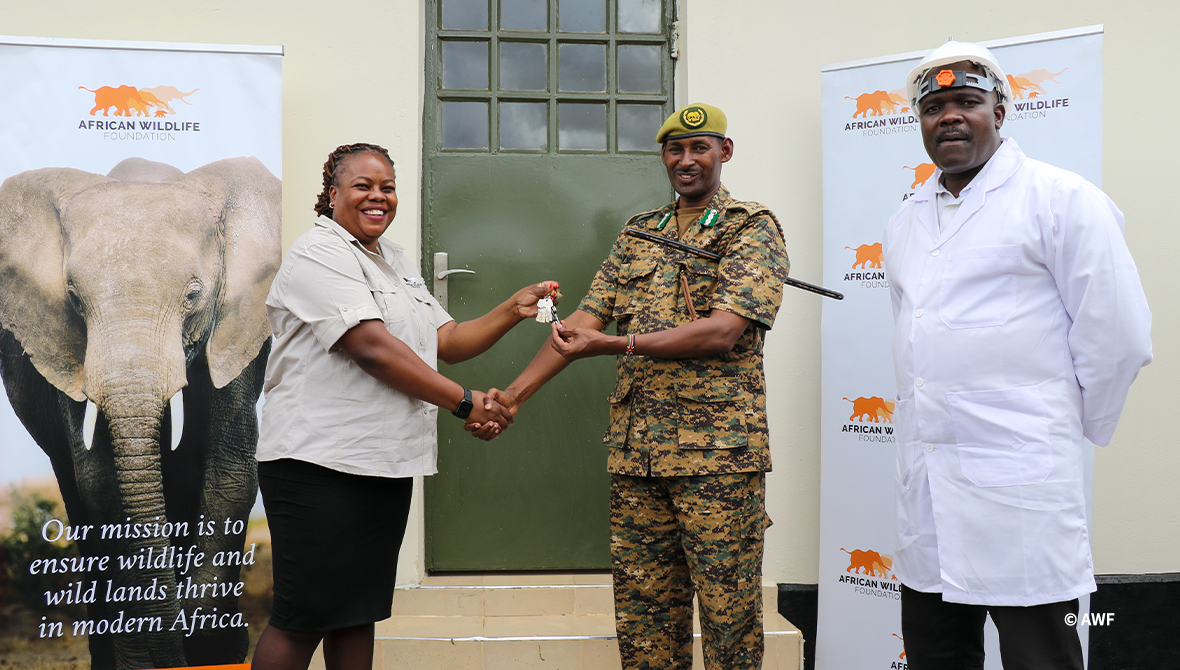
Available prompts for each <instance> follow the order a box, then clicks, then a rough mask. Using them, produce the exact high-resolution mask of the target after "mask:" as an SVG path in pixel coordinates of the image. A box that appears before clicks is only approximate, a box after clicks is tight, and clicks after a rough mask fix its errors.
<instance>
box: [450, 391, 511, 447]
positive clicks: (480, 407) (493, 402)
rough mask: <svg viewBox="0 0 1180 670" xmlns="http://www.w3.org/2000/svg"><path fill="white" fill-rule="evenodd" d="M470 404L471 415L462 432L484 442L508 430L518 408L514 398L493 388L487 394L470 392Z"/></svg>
mask: <svg viewBox="0 0 1180 670" xmlns="http://www.w3.org/2000/svg"><path fill="white" fill-rule="evenodd" d="M471 403H472V407H471V414H470V415H469V416H468V417H467V420H466V423H464V424H463V430H466V431H467V432H469V433H471V435H472V437H477V438H479V439H481V440H485V441H487V440H494V439H496V438H497V437H499V436H500V433H502V432H503V431H505V430H508V426H511V425H512V422H513V421H514V419H515V416H516V411H517V410H518V409H519V408H520V405H518V404H517V402H516V398H514V397H513V396H512V395H511V394H509V393H508V392H507V391H501V390H500V389H495V388H493V389H489V390H488V392H487V393H480V392H479V391H472V393H471Z"/></svg>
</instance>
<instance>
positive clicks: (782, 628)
mask: <svg viewBox="0 0 1180 670" xmlns="http://www.w3.org/2000/svg"><path fill="white" fill-rule="evenodd" d="M763 599H764V602H765V603H766V606H767V607H766V610H765V611H764V628H765V631H766V655H765V658H764V662H763V666H762V667H763V670H799V668H801V667H802V666H801V659H802V654H803V636H802V635H801V634H800V633H799V630H798V629H797V628H795V627H794V626H792V625H791V624H790V623H789V622H788V621H787V620H786V619H784V618H783V617H782V616H781V615H779V614H778V612H776V611H775V610H774V605H775V603H777V589H776V588H775V587H773V586H768V587H766V588H765V589H764V591H763ZM693 623H694V626H693V628H694V640H693V657H694V659H693V660H694V663H693V668H694V670H696V669H701V670H703V668H704V665H703V663H702V660H701V659H702V656H701V649H700V625H699V622H697V621H696V620H695V617H694V622H693ZM376 638H377V640H376V650H375V654H374V664H373V665H374V668H376V669H377V670H398V669H401V668H413V669H414V670H508V669H513V670H516V669H528V670H608V669H610V670H617V668H619V666H620V663H619V647H618V641H617V640H616V638H615V627H614V601H613V598H612V595H611V585H610V575H609V574H576V575H562V574H535V575H475V576H457V577H453V576H446V577H427V578H426V579H425V580H424V581H423V583H422V584H421V585H418V586H412V587H406V588H399V589H398V590H397V591H396V593H395V594H394V599H393V612H392V616H391V617H390V618H389V619H387V620H385V621H382V622H378V624H377V630H376ZM322 664H323V661H322V657H321V656H320V653H319V652H317V654H316V661H315V662H313V665H312V667H313V668H322V667H323V665H322Z"/></svg>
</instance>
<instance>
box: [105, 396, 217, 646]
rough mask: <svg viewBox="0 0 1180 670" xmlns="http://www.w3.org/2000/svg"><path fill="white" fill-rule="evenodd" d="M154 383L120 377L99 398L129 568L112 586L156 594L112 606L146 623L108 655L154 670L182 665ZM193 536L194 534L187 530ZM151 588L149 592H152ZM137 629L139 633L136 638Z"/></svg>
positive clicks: (160, 405)
mask: <svg viewBox="0 0 1180 670" xmlns="http://www.w3.org/2000/svg"><path fill="white" fill-rule="evenodd" d="M153 387H156V388H158V385H155V384H151V383H150V382H147V381H146V380H136V379H134V378H131V379H128V378H127V377H126V376H124V377H122V378H121V379H119V380H118V382H116V383H112V384H108V385H106V390H107V391H108V392H109V394H107V395H105V396H103V397H101V398H100V399H99V409H100V410H101V411H102V413H103V415H104V416H105V417H106V418H107V424H108V426H109V429H110V438H111V449H112V453H113V459H114V466H115V467H114V469H115V475H116V482H117V486H118V498H119V501H120V503H121V506H122V509H123V516H124V517H125V519H124V520H123V522H122V523H121V524H114V525H115V526H116V527H117V529H118V530H117V532H115V533H113V534H114V535H115V536H116V537H118V538H119V542H118V546H119V547H120V554H121V555H122V556H124V557H125V559H124V560H130V561H132V562H131V565H130V567H129V569H122V570H119V571H118V572H117V575H118V576H117V577H116V580H115V581H116V586H117V587H125V588H127V589H128V593H131V592H134V591H135V590H136V589H135V587H139V588H140V589H141V590H142V591H141V593H148V594H151V595H156V596H158V597H155V598H146V597H143V598H141V599H138V600H133V599H129V600H127V601H125V602H119V603H117V604H116V605H117V606H118V608H120V609H121V608H122V606H123V605H125V606H126V608H125V610H124V611H126V613H127V614H126V616H127V617H128V618H130V617H136V618H142V619H146V621H144V622H142V623H140V624H139V625H138V626H137V634H136V635H134V636H118V637H117V638H116V639H115V652H116V657H117V665H118V667H132V668H161V667H172V666H179V665H185V659H184V651H183V645H182V639H181V637H180V636H179V635H178V634H177V633H176V632H175V630H172V629H174V628H175V626H176V623H177V619H178V616H179V615H180V606H179V604H178V601H177V599H176V596H175V592H176V575H175V572H174V571H173V569H172V568H171V567H169V565H168V560H167V557H168V554H169V548H170V547H171V544H172V543H171V539H170V537H169V536H168V529H169V528H171V526H170V525H167V521H168V518H167V511H166V509H165V504H164V482H163V471H162V468H161V456H160V431H161V427H162V419H163V413H164V409H165V407H166V405H165V400H164V398H163V397H162V393H161V392H160V391H158V390H154V388H153ZM189 532H190V533H195V532H196V531H195V529H189ZM152 587H155V588H152ZM139 631H142V633H140V632H139Z"/></svg>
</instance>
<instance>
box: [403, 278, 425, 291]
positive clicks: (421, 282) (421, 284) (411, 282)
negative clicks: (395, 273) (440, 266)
mask: <svg viewBox="0 0 1180 670" xmlns="http://www.w3.org/2000/svg"><path fill="white" fill-rule="evenodd" d="M402 281H404V282H405V283H406V286H409V287H410V288H426V280H425V279H423V278H421V277H402Z"/></svg>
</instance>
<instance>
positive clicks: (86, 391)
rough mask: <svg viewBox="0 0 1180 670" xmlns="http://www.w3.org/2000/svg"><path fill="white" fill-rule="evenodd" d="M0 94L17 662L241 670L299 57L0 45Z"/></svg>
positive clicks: (98, 45)
mask: <svg viewBox="0 0 1180 670" xmlns="http://www.w3.org/2000/svg"><path fill="white" fill-rule="evenodd" d="M0 91H3V92H4V97H3V99H4V122H3V123H2V124H0V147H3V148H4V149H3V151H0V181H3V185H2V186H0V376H2V377H3V381H4V389H5V393H4V394H0V489H2V490H0V558H2V561H3V566H2V568H3V572H2V573H0V656H2V657H3V658H4V660H5V663H6V667H37V668H66V667H70V668H74V667H94V668H119V669H120V670H122V669H130V668H166V667H181V666H201V665H230V666H232V665H235V664H242V663H244V662H245V661H246V659H247V657H248V652H249V650H250V648H251V645H252V643H253V642H254V641H256V640H257V637H258V635H259V634H260V633H261V632H262V629H263V627H264V626H265V624H266V621H267V618H268V617H269V607H270V564H269V541H268V538H269V534H268V531H267V527H266V522H265V519H264V518H263V517H262V514H261V508H260V506H258V507H257V508H256V499H257V488H258V484H257V468H256V464H255V460H254V453H255V447H256V443H257V437H258V429H257V425H258V424H257V413H256V405H257V402H258V397H259V392H260V390H261V384H262V374H263V371H264V368H265V365H266V357H267V354H268V352H269V350H270V344H269V336H270V328H269V327H268V325H267V321H266V314H265V310H264V305H263V301H264V300H265V297H266V292H267V290H268V289H269V287H270V282H271V279H272V278H273V276H274V274H275V272H276V271H277V269H278V265H279V261H280V255H281V227H282V222H281V214H280V211H281V192H282V185H281V178H282V174H281V169H282V161H281V149H282V141H281V140H282V126H281V103H282V49H281V48H279V47H256V46H231V45H201V44H173V43H143V42H105V41H81V40H59V39H34V38H25V37H0ZM242 667H245V666H242Z"/></svg>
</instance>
